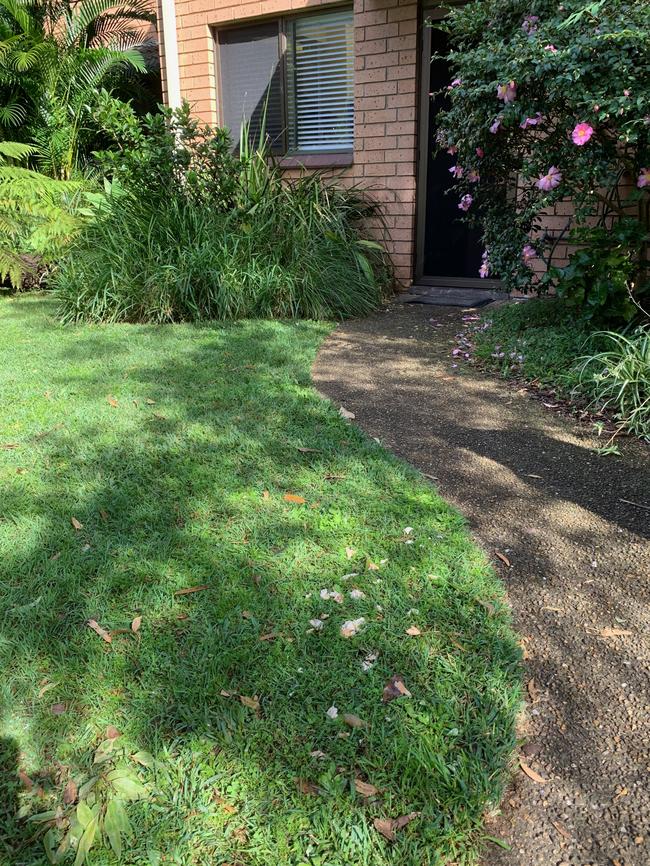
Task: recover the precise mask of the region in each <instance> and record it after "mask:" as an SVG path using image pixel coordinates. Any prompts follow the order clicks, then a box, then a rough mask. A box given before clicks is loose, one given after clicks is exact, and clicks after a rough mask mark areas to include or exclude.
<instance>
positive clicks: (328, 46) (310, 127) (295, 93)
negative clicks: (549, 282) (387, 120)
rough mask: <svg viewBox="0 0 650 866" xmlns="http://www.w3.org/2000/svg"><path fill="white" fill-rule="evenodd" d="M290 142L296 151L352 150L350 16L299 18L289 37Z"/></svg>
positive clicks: (352, 88) (294, 23)
mask: <svg viewBox="0 0 650 866" xmlns="http://www.w3.org/2000/svg"><path fill="white" fill-rule="evenodd" d="M288 37H289V38H288V46H287V48H288V51H287V79H288V80H287V90H288V109H289V110H288V115H289V116H288V120H289V143H290V147H291V149H292V150H294V151H298V152H310V151H312V152H313V151H320V152H323V151H329V150H352V145H353V140H354V27H353V18H352V11H344V12H328V13H325V14H322V15H313V16H308V17H305V18H298V19H296V20H295V21H293V22H292V23H291V27H290V29H289V33H288Z"/></svg>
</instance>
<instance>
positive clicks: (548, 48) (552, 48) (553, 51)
mask: <svg viewBox="0 0 650 866" xmlns="http://www.w3.org/2000/svg"><path fill="white" fill-rule="evenodd" d="M544 51H550V52H551V54H557V48H556V47H555V45H545V46H544Z"/></svg>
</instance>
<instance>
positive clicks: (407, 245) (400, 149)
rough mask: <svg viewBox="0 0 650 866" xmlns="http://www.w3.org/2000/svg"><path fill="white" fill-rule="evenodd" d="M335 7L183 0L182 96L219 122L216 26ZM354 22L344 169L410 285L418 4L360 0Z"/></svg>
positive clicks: (293, 0)
mask: <svg viewBox="0 0 650 866" xmlns="http://www.w3.org/2000/svg"><path fill="white" fill-rule="evenodd" d="M331 5H334V4H332V2H331V0H265V2H239V3H233V2H232V0H176V23H177V34H178V51H179V66H180V78H181V93H182V95H183V97H184V98H185V99H187V100H188V101H189V102H190V103H191V104H192V105H193V108H194V112H195V113H196V114H197V115H198V116H199V117H201V118H202V119H203V120H204V121H206V122H207V123H211V124H218V123H219V119H220V118H219V106H218V101H217V70H216V68H215V51H214V31H215V30H217V29H218V28H219V27H220V26H225V25H228V24H233V23H235V22H246V21H250V20H253V19H256V18H263V17H273V16H280V15H295V14H299V13H300V12H301V11H303V10H304V11H308V10H312V11H313V10H315V9H317V8H319V7H327V6H331ZM354 23H355V41H356V52H355V53H356V60H355V89H354V90H355V128H354V156H353V163H352V165H351V166H349V167H347V168H345V169H342V173H343V174H344V175H345V176H346V177H347V178H348V179H349V180H350V181H351V182H355V183H361V184H362V185H363V186H365V187H367V188H368V189H369V190H370V191H371V194H372V196H373V197H374V198H375V199H376V200H377V201H378V202H380V203H381V205H382V209H383V214H384V221H385V225H386V228H387V229H388V237H387V238H386V237H384V241H385V243H386V246H387V247H388V251H389V252H390V254H391V257H392V259H393V263H394V265H395V271H396V276H397V278H398V279H399V280H400V281H401V282H403V283H409V282H410V281H411V279H412V277H413V261H414V243H415V182H416V156H417V129H416V114H417V105H418V94H417V85H416V81H417V61H418V57H417V55H418V34H417V31H418V4H417V2H414V0H354ZM163 62H164V58H163ZM163 68H164V67H163ZM163 86H164V77H163Z"/></svg>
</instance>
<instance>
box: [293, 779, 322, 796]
mask: <svg viewBox="0 0 650 866" xmlns="http://www.w3.org/2000/svg"><path fill="white" fill-rule="evenodd" d="M296 784H297V785H298V790H299V791H300V793H301V794H309V795H311V796H314V795H316V794H319V793H320V791H319V789H318V786H317V785H314V783H313V782H308V781H307V780H306V779H296Z"/></svg>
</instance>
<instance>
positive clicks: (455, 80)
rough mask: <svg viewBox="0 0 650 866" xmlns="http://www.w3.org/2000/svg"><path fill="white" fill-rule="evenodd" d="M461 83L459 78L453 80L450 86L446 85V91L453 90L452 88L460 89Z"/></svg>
mask: <svg viewBox="0 0 650 866" xmlns="http://www.w3.org/2000/svg"><path fill="white" fill-rule="evenodd" d="M462 83H463V82H462V80H461V79H460V78H454V80H453V81H452V82H451V84H448V85H447V90H453V89H454V87H460V85H461V84H462Z"/></svg>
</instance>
